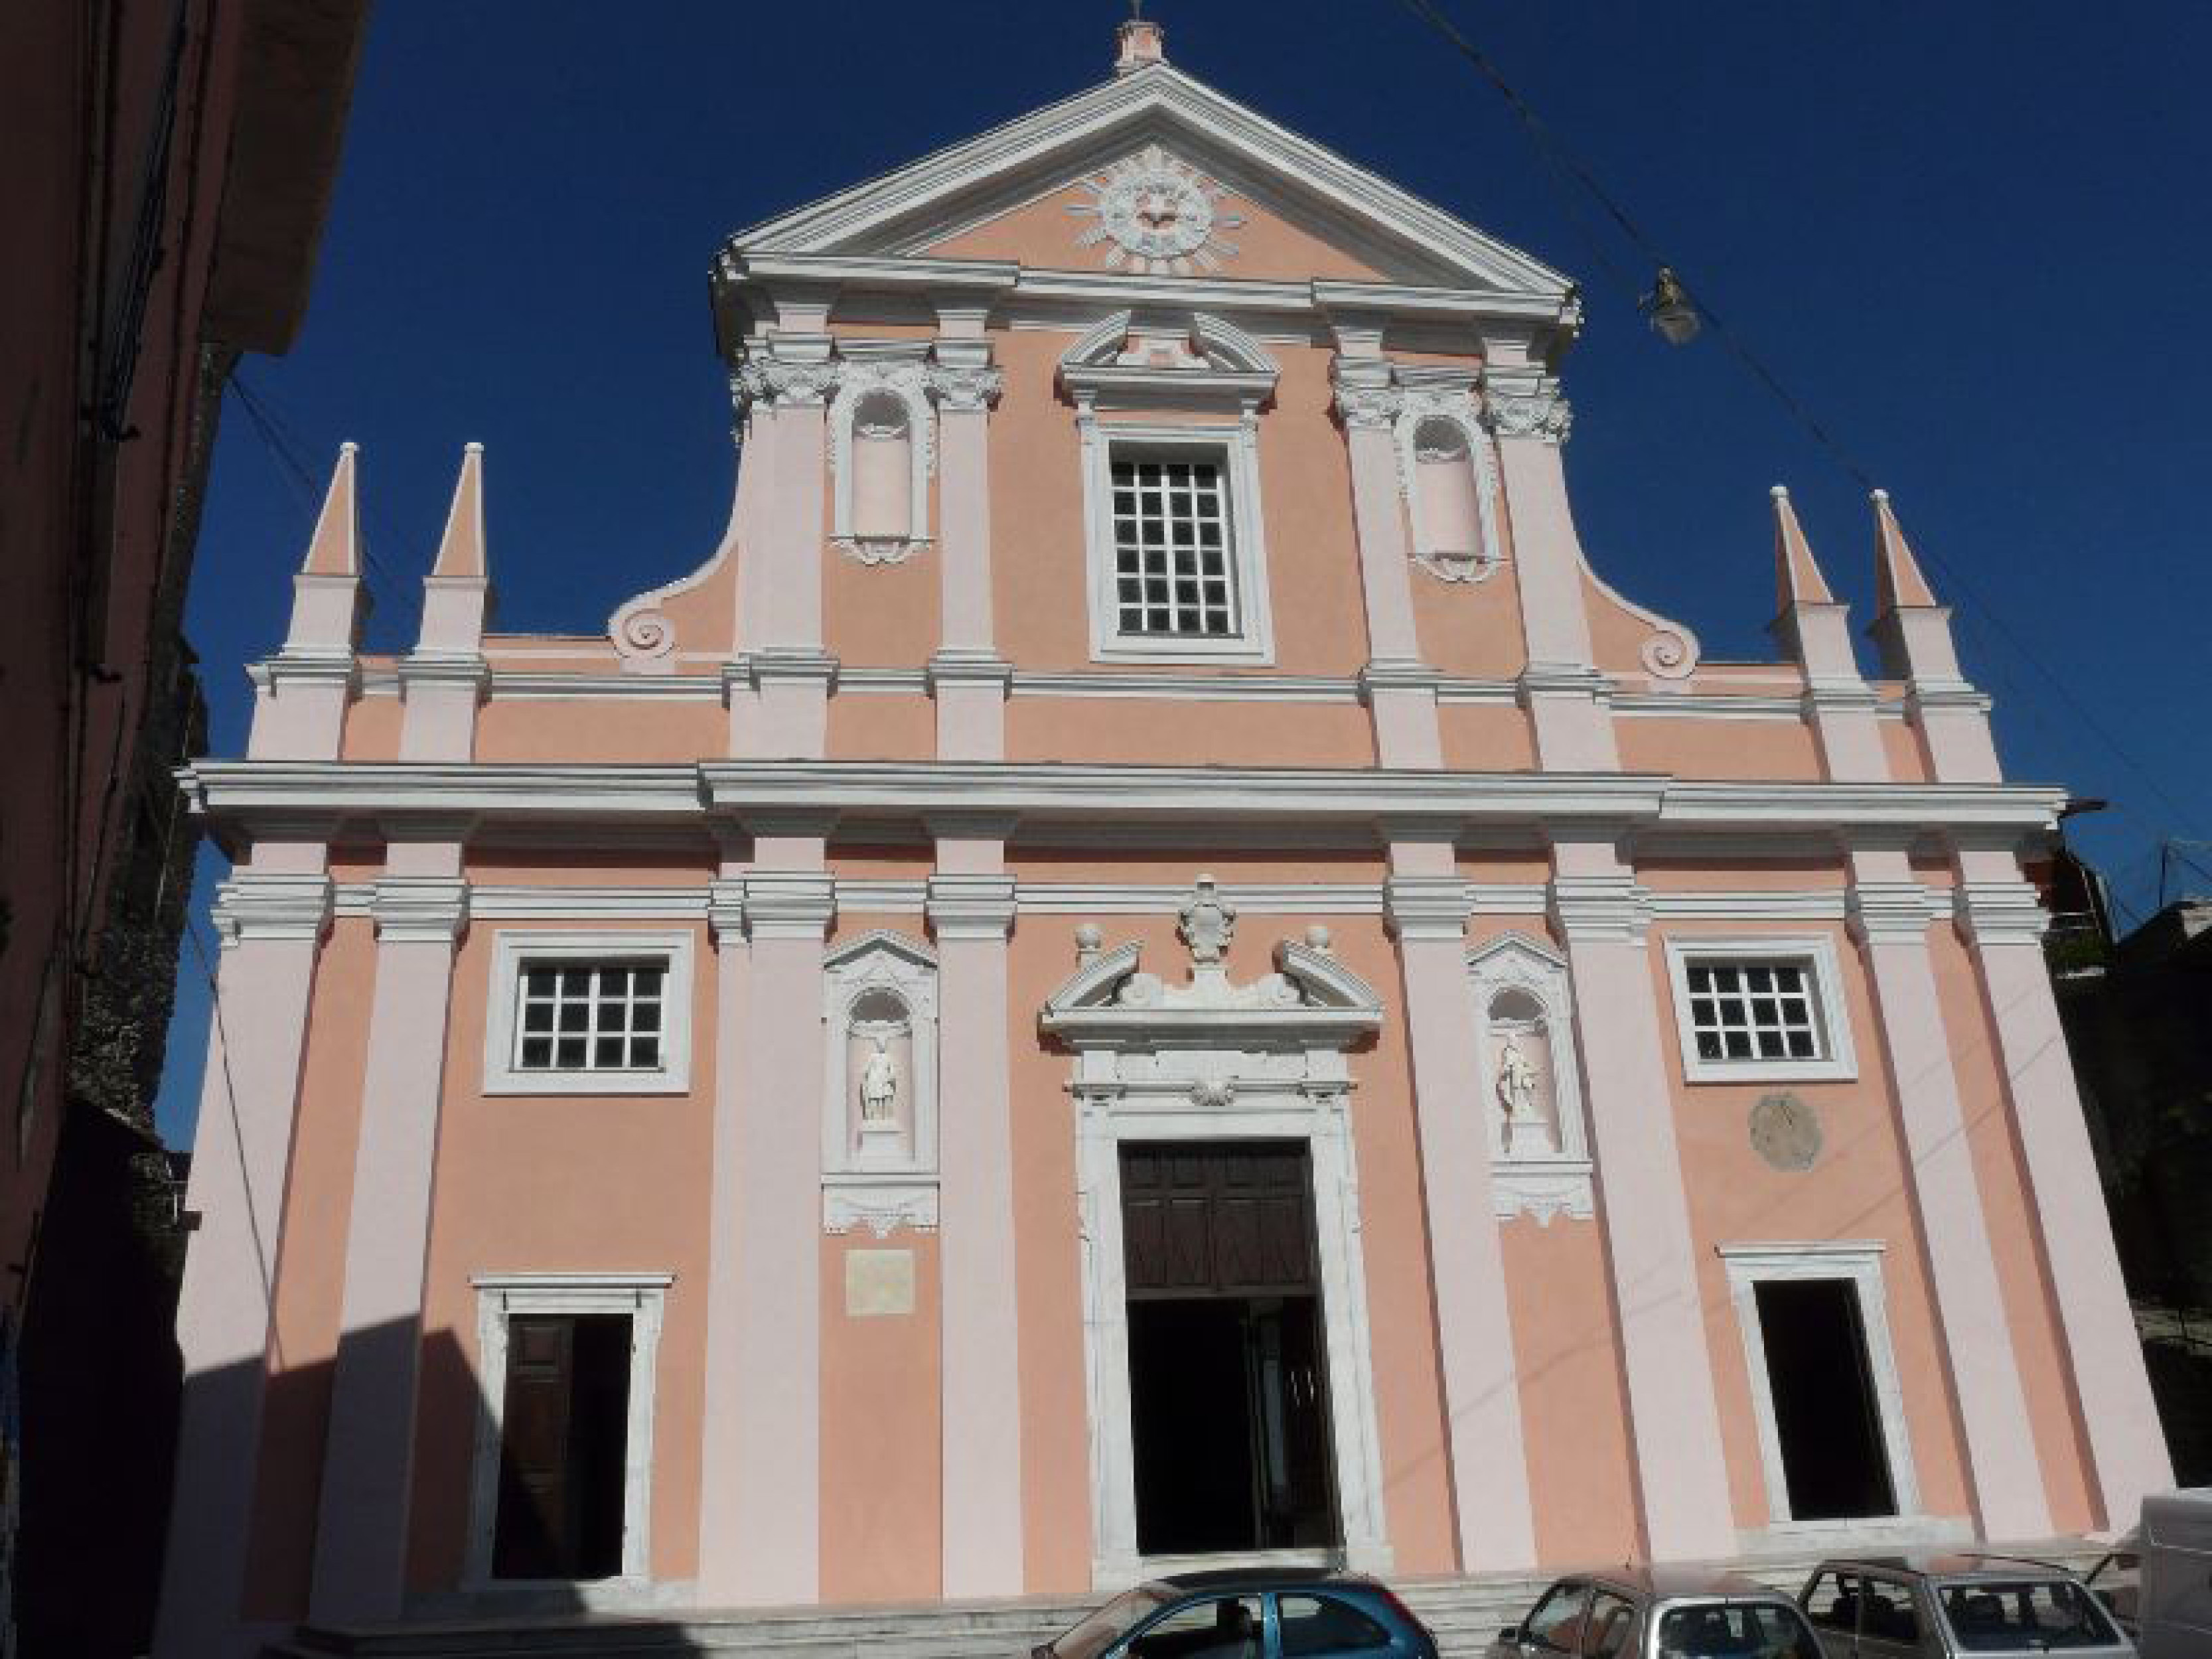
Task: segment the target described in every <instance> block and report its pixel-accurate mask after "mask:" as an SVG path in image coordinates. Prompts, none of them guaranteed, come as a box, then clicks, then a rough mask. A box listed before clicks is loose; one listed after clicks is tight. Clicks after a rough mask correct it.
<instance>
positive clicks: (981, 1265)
mask: <svg viewBox="0 0 2212 1659" xmlns="http://www.w3.org/2000/svg"><path fill="white" fill-rule="evenodd" d="M1001 849H1002V843H1001V842H999V841H996V840H984V841H969V842H965V843H964V844H961V843H958V842H948V841H945V840H942V839H940V841H939V848H938V864H939V873H937V874H935V875H933V876H932V877H931V878H930V879H929V896H928V905H929V924H930V927H931V928H932V929H933V931H934V932H935V933H936V936H937V949H938V964H939V965H938V982H939V1020H940V1021H941V1030H942V1040H941V1046H940V1048H939V1054H940V1055H941V1056H942V1060H941V1064H942V1066H943V1074H942V1077H941V1079H940V1083H939V1100H940V1102H941V1106H940V1110H939V1170H940V1175H939V1196H938V1262H939V1280H940V1284H941V1286H942V1295H943V1318H944V1328H943V1336H942V1353H943V1360H942V1365H943V1377H944V1407H943V1433H944V1459H943V1468H944V1474H943V1482H944V1527H943V1541H944V1594H945V1595H947V1596H969V1595H1019V1594H1021V1592H1022V1590H1023V1589H1024V1562H1023V1544H1022V1438H1021V1424H1022V1401H1021V1332H1020V1304H1019V1302H1018V1299H1017V1297H1016V1293H1015V1279H1014V1273H1015V1239H1014V1172H1013V1125H1012V1098H1011V1095H1012V1091H1011V1085H1010V1081H1009V1078H1008V1073H1007V1045H1008V1041H1009V1033H1008V1029H1007V1003H1006V1000H1007V979H1006V939H1007V935H1008V933H1010V932H1011V931H1012V927H1013V921H1014V882H1013V878H1012V877H1010V876H1006V875H1004V874H1000V873H996V870H997V868H998V866H999V863H1000V853H1001ZM947 866H951V868H950V869H948V868H947Z"/></svg>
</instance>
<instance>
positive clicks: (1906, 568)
mask: <svg viewBox="0 0 2212 1659" xmlns="http://www.w3.org/2000/svg"><path fill="white" fill-rule="evenodd" d="M1869 499H1870V500H1871V501H1873V502H1874V561H1875V589H1876V592H1878V593H1879V594H1880V596H1881V598H1880V600H1879V603H1878V605H1877V609H1878V610H1881V611H1897V610H1910V609H1914V608H1919V609H1934V608H1935V607H1936V606H1937V605H1940V604H1941V601H1940V600H1938V599H1936V591H1935V589H1933V588H1931V587H1930V586H1928V578H1927V577H1925V576H1923V575H1922V574H1920V561H1919V560H1917V559H1916V558H1914V557H1913V556H1912V549H1911V545H1910V544H1907V543H1906V541H1905V532H1904V530H1903V529H1902V528H1901V527H1900V526H1899V524H1898V522H1897V514H1896V513H1895V512H1894V511H1893V510H1892V509H1891V507H1890V505H1889V492H1888V491H1887V489H1877V490H1875V491H1874V492H1873V494H1872V495H1871V496H1870V497H1869Z"/></svg>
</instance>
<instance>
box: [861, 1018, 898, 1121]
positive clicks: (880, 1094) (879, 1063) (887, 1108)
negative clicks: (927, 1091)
mask: <svg viewBox="0 0 2212 1659" xmlns="http://www.w3.org/2000/svg"><path fill="white" fill-rule="evenodd" d="M898 1086H899V1075H898V1061H896V1060H893V1059H892V1058H891V1057H890V1053H889V1051H888V1050H886V1049H885V1048H884V1040H883V1039H882V1038H881V1037H878V1038H877V1039H876V1051H875V1053H873V1054H870V1055H869V1056H868V1061H867V1064H866V1065H865V1066H862V1067H861V1068H860V1121H861V1122H863V1123H891V1122H895V1121H897V1116H898V1113H897V1106H898Z"/></svg>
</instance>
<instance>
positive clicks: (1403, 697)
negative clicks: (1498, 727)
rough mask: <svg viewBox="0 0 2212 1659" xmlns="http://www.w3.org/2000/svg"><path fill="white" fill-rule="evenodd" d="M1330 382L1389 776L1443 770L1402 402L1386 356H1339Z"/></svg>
mask: <svg viewBox="0 0 2212 1659" xmlns="http://www.w3.org/2000/svg"><path fill="white" fill-rule="evenodd" d="M1331 374H1332V376H1333V378H1334V380H1335V383H1336V411H1337V415H1338V417H1339V418H1340V419H1341V420H1342V421H1343V422H1344V435H1345V444H1346V448H1347V450H1348V451H1349V452H1350V455H1351V462H1352V523H1353V526H1354V527H1355V530H1356V532H1357V533H1358V539H1359V587H1360V592H1361V595H1362V597H1363V598H1364V600H1365V602H1366V607H1367V665H1366V666H1365V667H1364V669H1362V670H1361V671H1360V685H1361V690H1362V694H1363V695H1364V696H1365V698H1366V700H1367V706H1368V711H1369V713H1370V715H1371V716H1372V718H1373V720H1374V722H1375V752H1376V761H1377V762H1378V763H1380V764H1382V765H1383V766H1403V767H1425V768H1434V767H1440V766H1442V765H1443V739H1442V738H1441V737H1440V736H1439V734H1438V732H1437V674H1436V671H1434V670H1433V669H1431V668H1430V667H1429V666H1428V665H1426V664H1425V662H1424V661H1423V660H1422V658H1421V646H1420V641H1419V636H1418V635H1417V632H1416V629H1415V627H1414V623H1413V577H1412V574H1411V558H1410V555H1409V553H1408V550H1407V542H1406V518H1405V507H1404V501H1403V497H1402V495H1401V491H1400V489H1399V486H1398V452H1397V441H1396V439H1395V435H1394V428H1395V422H1396V421H1397V418H1398V411H1399V409H1400V406H1401V403H1402V401H1403V398H1402V394H1401V393H1400V392H1399V391H1398V389H1397V387H1396V386H1395V385H1394V384H1393V383H1392V379H1391V369H1390V365H1389V362H1387V361H1386V360H1384V359H1383V358H1382V357H1379V356H1349V355H1347V356H1339V357H1338V358H1337V360H1336V362H1335V363H1334V367H1333V368H1332V370H1331Z"/></svg>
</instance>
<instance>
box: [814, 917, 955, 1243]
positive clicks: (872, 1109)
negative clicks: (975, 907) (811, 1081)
mask: <svg viewBox="0 0 2212 1659" xmlns="http://www.w3.org/2000/svg"><path fill="white" fill-rule="evenodd" d="M823 1030H824V1033H825V1035H826V1038H827V1041H828V1044H829V1050H828V1054H827V1055H826V1056H825V1059H826V1064H825V1066H824V1067H823V1078H824V1085H825V1086H824V1088H823V1103H822V1183H823V1212H822V1219H823V1228H824V1229H825V1231H829V1232H833V1233H842V1232H848V1231H851V1230H852V1229H853V1228H854V1226H856V1225H866V1226H867V1227H869V1228H871V1229H872V1231H875V1232H876V1233H877V1234H878V1235H881V1234H884V1233H888V1232H890V1231H891V1229H892V1228H894V1227H898V1226H909V1227H924V1228H927V1227H934V1226H935V1225H937V1068H938V1050H937V958H936V957H935V956H933V954H932V953H931V952H930V951H929V950H928V949H927V947H926V946H924V945H920V944H917V943H916V942H915V941H914V940H912V939H907V938H905V937H904V936H903V935H902V934H898V933H888V932H878V933H868V934H866V935H864V936H862V937H861V938H860V939H854V940H851V941H849V942H848V943H847V944H845V945H840V946H839V947H838V948H837V949H836V950H834V951H830V952H829V955H828V956H827V957H824V958H823Z"/></svg>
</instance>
